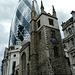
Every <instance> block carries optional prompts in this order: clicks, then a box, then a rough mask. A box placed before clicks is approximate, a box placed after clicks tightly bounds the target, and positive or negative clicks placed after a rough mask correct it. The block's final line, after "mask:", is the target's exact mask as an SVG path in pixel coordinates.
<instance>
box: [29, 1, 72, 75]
mask: <svg viewBox="0 0 75 75" xmlns="http://www.w3.org/2000/svg"><path fill="white" fill-rule="evenodd" d="M30 36H31V41H30V75H71V72H70V68H69V66H68V63H67V60H66V58H65V56H64V51H63V49H62V45H61V35H60V30H59V27H58V18H57V16H56V11H55V8H54V6H53V14H52V15H51V14H50V13H48V14H47V13H46V12H45V11H44V6H43V3H42V1H41V14H40V15H39V17H36V11H35V7H34V2H33V5H32V11H31V22H30Z"/></svg>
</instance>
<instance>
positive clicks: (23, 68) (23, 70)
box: [22, 53, 26, 75]
mask: <svg viewBox="0 0 75 75" xmlns="http://www.w3.org/2000/svg"><path fill="white" fill-rule="evenodd" d="M25 73H26V54H25V53H23V55H22V75H25Z"/></svg>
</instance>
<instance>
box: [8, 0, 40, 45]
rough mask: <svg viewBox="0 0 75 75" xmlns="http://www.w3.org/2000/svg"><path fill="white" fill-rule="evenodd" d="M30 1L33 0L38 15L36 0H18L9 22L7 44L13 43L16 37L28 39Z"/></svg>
mask: <svg viewBox="0 0 75 75" xmlns="http://www.w3.org/2000/svg"><path fill="white" fill-rule="evenodd" d="M32 1H34V4H35V9H36V12H37V16H38V15H39V7H38V4H37V1H36V0H19V2H18V5H17V9H16V11H15V13H14V16H13V20H12V23H11V28H10V37H9V46H13V45H15V44H16V40H18V39H20V40H21V41H23V40H28V41H29V40H30V24H29V22H30V20H31V15H30V14H31V9H32ZM19 28H20V29H19ZM20 30H21V31H20Z"/></svg>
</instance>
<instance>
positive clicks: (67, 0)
mask: <svg viewBox="0 0 75 75" xmlns="http://www.w3.org/2000/svg"><path fill="white" fill-rule="evenodd" d="M37 1H38V5H39V6H40V1H41V0H37ZM42 1H43V4H44V8H45V11H46V12H48V13H51V14H52V5H54V7H55V9H56V12H57V17H58V21H59V26H61V23H62V21H63V22H64V21H66V20H68V19H69V18H70V17H71V14H70V13H71V11H72V10H74V9H75V0H42ZM17 3H18V0H0V65H1V60H2V59H3V53H4V49H5V47H7V46H8V40H9V31H10V26H11V21H12V18H13V14H14V11H15V9H16V6H17ZM60 29H61V27H60ZM62 37H63V35H62Z"/></svg>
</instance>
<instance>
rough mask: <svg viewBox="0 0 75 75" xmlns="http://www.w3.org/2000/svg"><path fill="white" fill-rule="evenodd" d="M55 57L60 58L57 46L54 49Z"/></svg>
mask: <svg viewBox="0 0 75 75" xmlns="http://www.w3.org/2000/svg"><path fill="white" fill-rule="evenodd" d="M54 56H55V57H58V56H59V55H58V48H57V47H56V46H55V47H54Z"/></svg>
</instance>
